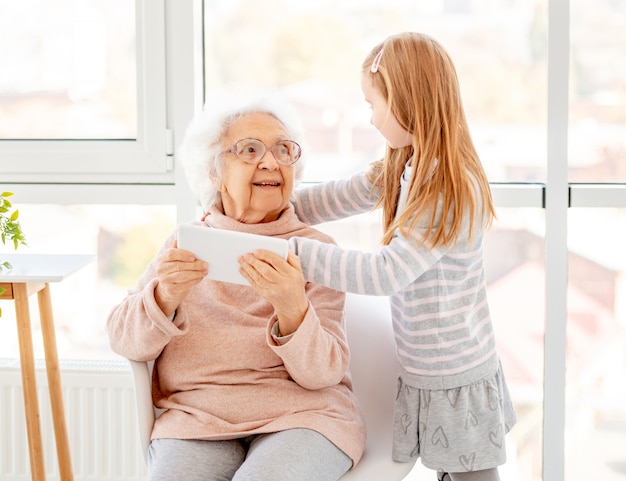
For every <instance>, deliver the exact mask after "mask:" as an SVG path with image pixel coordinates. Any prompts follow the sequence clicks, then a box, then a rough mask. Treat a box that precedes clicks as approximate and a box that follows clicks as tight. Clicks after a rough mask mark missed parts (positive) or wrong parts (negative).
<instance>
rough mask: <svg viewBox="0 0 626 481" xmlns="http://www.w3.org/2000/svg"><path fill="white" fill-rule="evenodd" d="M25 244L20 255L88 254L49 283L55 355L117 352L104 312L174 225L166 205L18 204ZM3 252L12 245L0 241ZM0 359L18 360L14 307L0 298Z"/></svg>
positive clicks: (36, 330) (38, 348)
mask: <svg viewBox="0 0 626 481" xmlns="http://www.w3.org/2000/svg"><path fill="white" fill-rule="evenodd" d="M19 219H20V224H21V226H22V230H23V231H24V233H25V235H26V240H27V243H28V246H26V247H25V246H20V247H19V248H18V250H17V251H15V253H16V254H20V253H57V254H93V255H95V259H94V262H92V263H91V264H89V265H88V266H86V267H84V268H83V269H81V270H79V271H77V272H75V273H74V274H72V275H70V276H68V277H67V278H66V279H64V280H63V281H62V282H58V283H52V284H50V289H51V291H52V294H51V297H52V308H53V312H54V322H55V327H56V337H57V344H58V350H59V358H62V359H109V358H119V356H117V355H116V354H114V353H113V352H112V351H111V350H110V348H109V341H108V337H107V333H106V328H105V324H106V318H107V315H108V314H109V312H110V311H111V309H112V308H113V306H115V305H116V304H118V303H119V302H120V301H121V300H122V299H123V298H124V296H125V295H126V291H127V289H129V288H131V287H133V286H134V285H135V283H136V282H137V280H138V279H139V276H140V275H141V273H142V272H143V270H144V268H145V267H146V264H147V263H148V262H149V261H150V260H151V259H152V257H153V256H154V254H155V253H156V251H157V250H158V248H159V247H160V246H161V243H162V242H163V240H164V239H165V237H166V236H167V235H168V234H169V233H170V232H171V231H172V230H173V229H174V228H175V226H176V220H175V219H176V209H175V207H174V206H143V205H106V206H105V205H74V206H59V205H52V204H46V205H33V204H25V205H20V206H19ZM3 252H14V251H13V248H12V246H3V245H2V244H0V261H1V260H2V253H3ZM0 302H1V303H2V304H1V307H2V317H1V318H0V320H1V321H2V322H0V358H18V357H19V350H18V343H17V331H16V324H15V310H14V306H13V303H12V302H10V301H0ZM31 318H32V323H33V343H34V346H35V356H36V357H38V358H42V357H43V345H42V342H41V331H40V327H39V322H38V319H39V317H38V307H37V302H36V296H31Z"/></svg>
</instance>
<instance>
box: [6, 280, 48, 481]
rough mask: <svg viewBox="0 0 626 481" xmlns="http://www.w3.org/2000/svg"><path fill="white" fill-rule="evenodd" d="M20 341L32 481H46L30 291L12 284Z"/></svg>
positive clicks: (19, 285)
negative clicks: (29, 302) (29, 300)
mask: <svg viewBox="0 0 626 481" xmlns="http://www.w3.org/2000/svg"><path fill="white" fill-rule="evenodd" d="M13 290H14V300H15V317H16V320H17V337H18V342H19V347H20V368H21V372H22V389H23V391H24V410H25V414H26V430H27V433H28V454H29V456H30V471H31V477H32V481H45V479H46V473H45V469H44V461H43V446H42V442H41V424H40V418H39V402H38V401H37V379H36V378H35V354H34V352H33V336H32V330H31V325H30V310H29V307H28V289H27V287H26V284H23V283H15V284H13Z"/></svg>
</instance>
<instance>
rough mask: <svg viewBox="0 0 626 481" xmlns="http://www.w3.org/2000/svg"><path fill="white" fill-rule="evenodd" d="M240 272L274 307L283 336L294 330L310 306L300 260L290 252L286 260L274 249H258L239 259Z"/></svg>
mask: <svg viewBox="0 0 626 481" xmlns="http://www.w3.org/2000/svg"><path fill="white" fill-rule="evenodd" d="M239 266H240V268H239V272H240V273H241V275H242V276H243V277H244V278H245V279H246V280H247V281H248V282H249V283H250V285H251V286H252V287H253V289H254V290H255V291H256V292H257V293H258V294H259V295H260V296H261V297H263V298H264V299H265V300H267V301H268V302H270V303H271V304H272V306H274V310H275V311H276V316H277V317H278V328H279V330H280V333H281V334H282V335H283V336H287V335H289V334H291V333H292V332H294V331H295V330H296V329H298V327H299V326H300V324H301V323H302V321H303V320H304V316H305V314H306V311H307V309H308V308H309V301H308V299H307V297H306V294H305V290H304V286H305V281H304V274H303V273H302V267H301V265H300V259H299V258H298V256H296V255H295V254H294V253H293V252H289V255H288V257H287V260H286V261H285V260H284V259H283V258H281V257H280V256H279V255H277V254H275V253H274V252H270V251H267V250H263V249H257V250H256V251H254V253H248V254H244V255H243V256H241V257H240V258H239Z"/></svg>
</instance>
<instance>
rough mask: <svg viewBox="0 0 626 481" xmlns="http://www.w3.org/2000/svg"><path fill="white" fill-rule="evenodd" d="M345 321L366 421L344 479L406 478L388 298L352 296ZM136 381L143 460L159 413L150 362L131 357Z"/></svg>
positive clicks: (356, 387)
mask: <svg viewBox="0 0 626 481" xmlns="http://www.w3.org/2000/svg"><path fill="white" fill-rule="evenodd" d="M346 324H347V330H348V342H349V344H350V352H351V360H350V371H351V373H352V382H353V386H354V392H355V394H356V395H357V398H358V399H359V404H360V405H361V409H362V410H363V414H364V415H365V419H366V422H367V431H368V435H367V445H366V447H365V453H364V454H363V458H362V459H361V461H360V462H359V464H358V465H357V466H355V467H354V468H353V469H352V470H350V471H349V472H348V473H347V474H346V475H345V476H344V477H342V478H341V479H342V481H380V480H381V479H384V480H386V481H396V480H402V479H404V478H405V476H406V475H407V474H408V473H409V472H410V471H411V469H412V467H413V463H396V462H394V461H393V460H392V459H391V444H392V436H393V430H392V426H393V408H394V400H395V396H396V390H397V378H398V371H399V365H398V361H397V357H396V348H395V341H394V336H393V328H392V324H391V314H390V307H389V299H388V298H387V297H374V296H360V295H356V294H348V295H347V298H346ZM129 362H130V365H131V368H132V372H133V377H134V381H135V394H136V406H137V420H138V423H139V437H140V442H141V449H142V452H143V454H144V460H145V458H146V456H147V452H148V446H149V445H150V434H151V432H152V425H153V424H154V420H155V418H156V417H157V416H158V415H159V411H158V410H155V408H154V406H153V404H152V387H151V374H152V363H145V362H137V361H129Z"/></svg>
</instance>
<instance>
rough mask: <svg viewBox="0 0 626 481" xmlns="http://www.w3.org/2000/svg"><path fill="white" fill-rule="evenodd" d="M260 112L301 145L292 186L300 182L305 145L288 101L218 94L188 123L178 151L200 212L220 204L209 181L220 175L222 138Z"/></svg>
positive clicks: (276, 97) (271, 94) (273, 96)
mask: <svg viewBox="0 0 626 481" xmlns="http://www.w3.org/2000/svg"><path fill="white" fill-rule="evenodd" d="M253 112H262V113H267V114H270V115H271V116H273V117H275V118H276V119H277V120H278V121H279V122H280V123H281V124H283V126H284V127H285V130H286V131H287V134H288V135H289V138H290V140H293V141H295V142H297V143H298V144H300V146H301V147H302V156H301V157H300V159H299V160H298V162H296V164H295V165H294V167H295V172H294V174H295V185H297V184H298V183H299V182H300V181H301V180H302V173H303V170H304V165H305V162H304V159H305V153H304V152H305V151H306V149H305V146H304V145H303V144H304V138H303V133H302V127H301V123H300V119H299V117H298V114H297V113H296V111H295V109H294V108H293V107H292V106H291V105H290V104H289V102H288V101H287V100H286V99H285V98H284V97H282V96H281V95H279V94H278V93H276V92H264V93H261V94H256V95H255V96H252V97H243V96H241V95H237V96H236V95H233V94H231V93H221V94H219V95H215V98H212V99H211V100H208V101H207V102H206V104H205V107H204V110H203V111H202V112H201V113H200V114H198V115H197V116H196V117H195V118H194V119H193V120H192V121H191V123H190V125H189V127H188V128H187V131H186V132H185V137H184V138H183V141H182V143H181V145H180V147H179V149H178V152H179V157H180V160H181V163H182V166H183V168H184V169H185V174H186V177H187V182H188V183H189V186H190V188H191V190H192V192H193V193H194V194H195V195H196V198H197V199H198V201H199V202H200V205H201V207H202V210H203V212H207V211H208V210H209V209H210V208H211V207H213V206H216V205H221V196H220V192H219V190H218V189H217V188H216V186H215V184H214V182H213V180H212V179H215V180H216V183H217V184H218V185H219V180H220V179H221V176H222V167H223V163H222V155H221V153H222V150H223V146H222V145H221V141H222V138H223V137H224V135H225V134H226V132H227V131H228V128H229V127H230V126H231V125H232V124H233V122H234V121H235V120H237V119H239V118H240V117H242V116H244V115H246V114H249V113H253Z"/></svg>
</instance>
